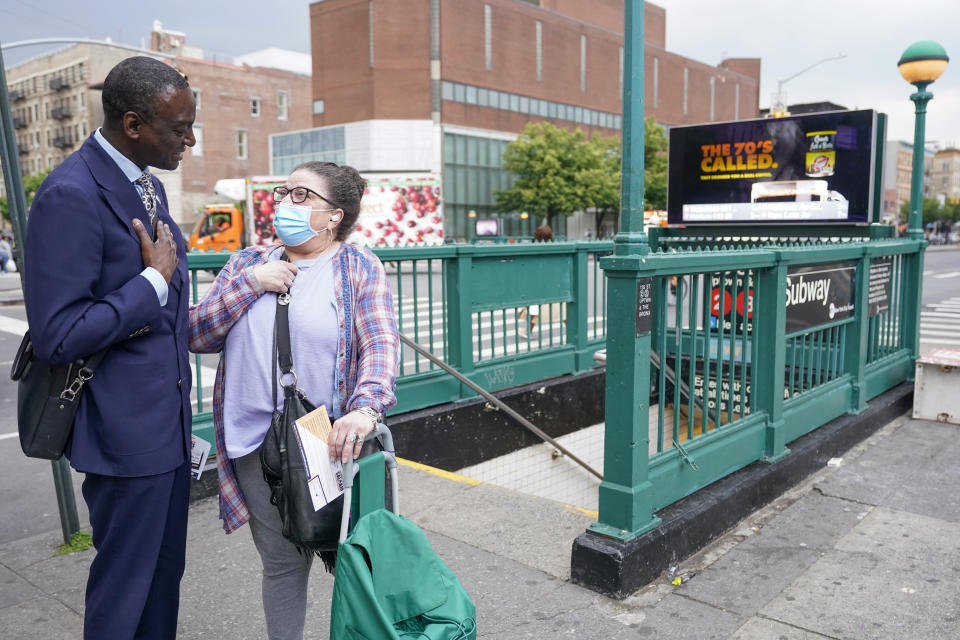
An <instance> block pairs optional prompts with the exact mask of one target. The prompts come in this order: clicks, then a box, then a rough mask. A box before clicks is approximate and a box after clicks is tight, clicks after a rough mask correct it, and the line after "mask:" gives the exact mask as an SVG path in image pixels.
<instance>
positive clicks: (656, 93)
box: [620, 47, 660, 109]
mask: <svg viewBox="0 0 960 640" xmlns="http://www.w3.org/2000/svg"><path fill="white" fill-rule="evenodd" d="M620 54H621V55H623V47H620ZM659 107H660V59H659V58H654V59H653V108H654V109H657V108H659Z"/></svg>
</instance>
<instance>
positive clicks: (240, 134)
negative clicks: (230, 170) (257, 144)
mask: <svg viewBox="0 0 960 640" xmlns="http://www.w3.org/2000/svg"><path fill="white" fill-rule="evenodd" d="M237 159H239V160H246V159H247V130H246V129H237Z"/></svg>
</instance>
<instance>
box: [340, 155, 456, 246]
mask: <svg viewBox="0 0 960 640" xmlns="http://www.w3.org/2000/svg"><path fill="white" fill-rule="evenodd" d="M363 177H364V178H366V179H367V191H366V193H364V196H363V200H362V201H361V207H360V217H359V218H357V222H356V225H355V226H354V229H353V233H351V234H350V237H349V238H347V241H348V242H353V243H354V244H362V245H383V244H408V243H423V244H443V200H442V198H441V197H440V177H439V176H438V175H437V174H435V173H409V174H388V175H385V174H366V173H365V174H363Z"/></svg>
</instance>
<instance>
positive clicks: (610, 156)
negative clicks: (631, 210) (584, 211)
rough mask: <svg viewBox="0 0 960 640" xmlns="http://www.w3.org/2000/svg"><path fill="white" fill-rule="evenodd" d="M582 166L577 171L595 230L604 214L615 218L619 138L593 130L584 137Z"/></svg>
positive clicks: (617, 202)
mask: <svg viewBox="0 0 960 640" xmlns="http://www.w3.org/2000/svg"><path fill="white" fill-rule="evenodd" d="M584 154H585V156H586V158H585V163H584V167H583V168H582V169H581V170H580V172H579V173H578V179H579V181H580V182H581V184H582V185H583V187H582V188H583V196H584V202H585V203H586V206H585V208H592V209H593V216H594V223H595V228H596V229H597V231H598V232H599V230H600V228H601V225H602V224H603V220H604V218H606V217H607V216H613V217H614V219H616V216H617V213H618V212H619V210H620V138H617V137H616V136H611V137H609V138H604V137H602V136H601V135H600V134H597V133H595V134H593V136H592V137H591V138H590V140H589V141H587V143H586V145H585V148H584Z"/></svg>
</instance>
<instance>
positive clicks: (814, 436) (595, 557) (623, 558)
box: [570, 382, 913, 600]
mask: <svg viewBox="0 0 960 640" xmlns="http://www.w3.org/2000/svg"><path fill="white" fill-rule="evenodd" d="M912 403H913V382H904V383H901V384H900V385H898V386H896V387H894V388H893V389H891V390H890V391H887V392H886V393H883V394H881V395H879V396H877V397H876V398H873V399H872V400H871V401H870V403H869V406H868V407H867V409H866V410H865V411H864V412H863V413H860V414H858V415H846V416H841V417H839V418H837V419H835V420H833V421H832V422H829V423H827V424H826V425H824V426H822V427H820V428H819V429H816V430H814V431H812V432H810V433H808V434H807V435H805V436H803V437H801V438H798V439H797V440H794V441H793V442H792V443H790V445H789V449H790V454H789V455H788V456H787V457H785V458H783V459H782V460H780V461H778V462H776V463H774V464H766V463H763V462H755V463H753V464H751V465H749V466H747V467H744V468H743V469H741V470H740V471H737V472H735V473H733V474H731V475H729V476H727V477H725V478H722V479H720V480H718V481H716V482H714V483H713V484H711V485H710V486H708V487H706V488H704V489H702V490H700V491H698V492H697V493H694V494H692V495H690V496H687V497H686V498H684V499H683V500H680V501H678V502H676V503H674V504H672V505H670V506H669V507H667V508H666V509H663V510H662V511H660V512H659V513H658V514H657V515H658V516H659V517H660V519H661V523H660V525H659V526H657V527H656V528H655V529H653V530H651V531H649V532H647V533H645V534H643V535H641V536H639V537H637V538H635V539H633V540H629V541H626V542H624V541H621V540H615V539H613V538H607V537H605V536H601V535H599V534H596V533H593V532H591V531H587V532H585V533H582V534H580V535H579V536H577V539H576V540H575V541H574V543H573V553H572V557H571V569H570V579H571V581H572V582H573V583H575V584H579V585H581V586H584V587H587V588H588V589H592V590H594V591H598V592H600V593H602V594H604V595H607V596H611V597H613V598H617V599H621V600H622V599H624V598H626V597H627V596H629V595H631V594H632V593H634V592H635V591H636V590H637V589H639V588H640V587H643V586H644V585H646V584H648V583H650V582H652V581H653V580H655V579H656V578H657V577H658V576H659V575H660V574H661V573H662V572H663V571H665V570H666V569H667V568H668V567H669V566H671V565H674V564H677V562H678V561H680V560H682V559H683V558H686V557H687V556H689V555H691V554H693V553H695V552H697V551H699V550H700V549H702V548H703V547H704V546H706V545H707V544H708V543H709V542H711V541H713V540H714V539H716V538H718V537H720V536H721V535H723V534H724V533H725V532H726V531H728V530H729V529H731V528H732V527H734V526H735V525H736V524H737V523H738V522H740V521H741V520H743V519H744V518H746V517H747V516H749V515H750V514H751V513H753V512H754V511H756V510H757V509H759V508H761V507H763V506H764V505H766V504H767V503H769V502H770V501H772V500H774V499H776V498H777V497H779V496H780V495H781V494H783V493H784V492H785V491H787V490H788V489H789V488H790V487H792V486H794V485H796V484H797V483H799V482H800V481H802V480H803V479H804V478H806V477H807V476H808V475H810V474H811V473H814V472H815V471H818V470H819V469H822V468H823V466H824V465H825V464H826V463H827V461H828V460H829V459H830V458H834V457H838V456H840V455H842V454H843V452H845V451H847V450H848V449H850V448H851V447H853V446H854V445H856V444H857V443H859V442H861V441H862V440H864V439H865V438H867V437H868V436H870V435H871V434H873V433H874V432H875V431H877V430H878V429H880V428H881V427H883V426H884V425H886V424H887V423H888V422H890V421H891V420H893V419H894V418H896V417H897V416H900V415H902V414H904V413H905V412H906V411H908V410H909V409H910V407H911V406H912Z"/></svg>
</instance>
